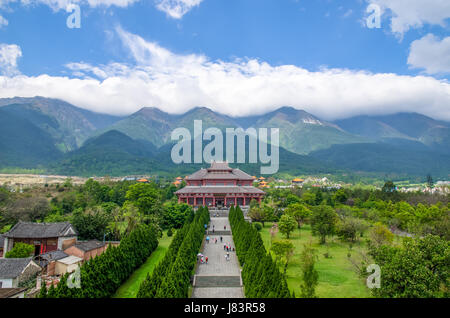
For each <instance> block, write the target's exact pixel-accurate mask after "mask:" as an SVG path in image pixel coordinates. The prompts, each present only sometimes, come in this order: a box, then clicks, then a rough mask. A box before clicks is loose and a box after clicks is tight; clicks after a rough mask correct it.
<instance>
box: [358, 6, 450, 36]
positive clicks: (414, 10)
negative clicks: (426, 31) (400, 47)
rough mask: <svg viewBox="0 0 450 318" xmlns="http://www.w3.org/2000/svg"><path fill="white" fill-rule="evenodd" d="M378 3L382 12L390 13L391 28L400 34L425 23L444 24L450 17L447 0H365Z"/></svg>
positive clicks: (449, 7)
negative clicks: (387, 11)
mask: <svg viewBox="0 0 450 318" xmlns="http://www.w3.org/2000/svg"><path fill="white" fill-rule="evenodd" d="M367 1H368V2H369V3H375V4H377V5H379V6H380V7H381V9H382V12H385V11H386V10H389V11H390V12H391V13H392V17H391V30H392V32H394V33H397V34H400V35H402V34H403V33H405V32H407V31H408V30H409V29H411V28H421V27H423V26H424V25H425V24H430V25H441V26H444V25H445V20H446V19H448V18H450V1H449V0H367Z"/></svg>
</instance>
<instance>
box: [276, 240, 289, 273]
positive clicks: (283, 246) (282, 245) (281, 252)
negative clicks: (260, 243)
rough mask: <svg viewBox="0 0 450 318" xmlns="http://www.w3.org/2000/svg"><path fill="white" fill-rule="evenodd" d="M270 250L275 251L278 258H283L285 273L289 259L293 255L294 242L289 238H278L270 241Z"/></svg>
mask: <svg viewBox="0 0 450 318" xmlns="http://www.w3.org/2000/svg"><path fill="white" fill-rule="evenodd" d="M271 250H272V252H274V253H275V255H276V256H277V258H278V259H284V270H283V272H284V274H286V270H287V267H288V265H289V261H290V260H291V258H292V256H293V255H294V244H292V242H290V241H289V240H280V241H275V242H273V243H272V247H271Z"/></svg>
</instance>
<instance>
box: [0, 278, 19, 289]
mask: <svg viewBox="0 0 450 318" xmlns="http://www.w3.org/2000/svg"><path fill="white" fill-rule="evenodd" d="M0 282H1V283H2V288H13V287H17V286H13V285H14V279H12V278H0Z"/></svg>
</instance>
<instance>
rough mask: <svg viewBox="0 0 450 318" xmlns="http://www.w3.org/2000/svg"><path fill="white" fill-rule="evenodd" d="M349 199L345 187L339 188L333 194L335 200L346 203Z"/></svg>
mask: <svg viewBox="0 0 450 318" xmlns="http://www.w3.org/2000/svg"><path fill="white" fill-rule="evenodd" d="M347 200H348V195H347V193H346V192H345V190H344V189H339V190H337V191H336V193H335V194H333V201H334V202H338V203H342V204H344V203H345V202H347Z"/></svg>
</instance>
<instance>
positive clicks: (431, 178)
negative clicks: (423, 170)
mask: <svg viewBox="0 0 450 318" xmlns="http://www.w3.org/2000/svg"><path fill="white" fill-rule="evenodd" d="M427 185H428V187H429V188H432V187H433V185H434V181H433V177H432V176H431V174H428V175H427Z"/></svg>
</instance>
